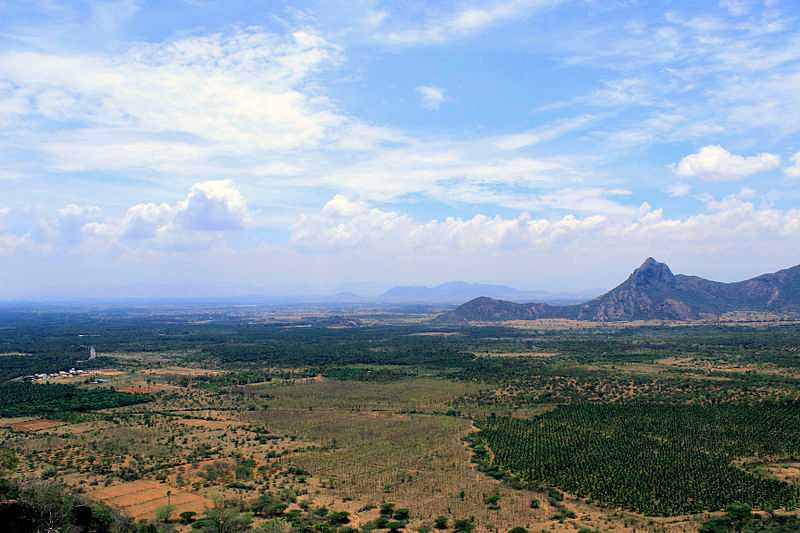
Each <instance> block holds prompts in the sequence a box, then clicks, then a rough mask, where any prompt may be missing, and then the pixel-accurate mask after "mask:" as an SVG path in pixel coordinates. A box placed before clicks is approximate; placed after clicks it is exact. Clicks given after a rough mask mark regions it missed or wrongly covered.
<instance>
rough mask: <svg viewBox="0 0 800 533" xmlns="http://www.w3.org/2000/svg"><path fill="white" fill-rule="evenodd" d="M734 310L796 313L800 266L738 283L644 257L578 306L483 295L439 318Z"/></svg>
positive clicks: (655, 315) (680, 316)
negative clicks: (606, 288) (617, 281)
mask: <svg viewBox="0 0 800 533" xmlns="http://www.w3.org/2000/svg"><path fill="white" fill-rule="evenodd" d="M732 311H761V312H771V313H777V314H798V313H800V265H799V266H795V267H792V268H788V269H785V270H781V271H778V272H775V273H773V274H762V275H761V276H757V277H755V278H752V279H748V280H745V281H739V282H736V283H720V282H717V281H710V280H707V279H703V278H699V277H696V276H684V275H681V274H679V275H677V276H676V275H674V274H673V273H672V271H671V270H670V269H669V267H668V266H667V265H665V264H664V263H659V262H658V261H656V260H655V259H653V258H652V257H651V258H648V259H647V260H646V261H645V262H644V263H643V264H642V266H640V267H639V268H637V269H636V270H635V271H634V272H633V273H632V274H631V275H630V276H629V277H628V279H627V280H625V281H624V282H623V283H622V284H621V285H619V286H618V287H616V288H615V289H612V290H611V291H609V292H607V293H606V294H604V295H602V296H599V297H597V298H595V299H594V300H591V301H588V302H586V303H583V304H578V305H550V304H547V303H528V304H520V303H515V302H511V301H506V300H504V299H496V298H494V297H487V296H486V295H483V296H481V297H479V298H475V299H473V300H470V301H468V302H467V303H465V304H463V305H461V306H459V307H458V308H456V309H455V310H453V311H450V312H447V313H443V314H442V315H440V316H439V317H438V319H437V320H438V321H441V322H464V321H496V320H535V319H539V318H567V319H576V320H594V321H620V320H653V319H655V320H693V319H700V318H705V317H714V316H719V315H721V314H723V313H727V312H732Z"/></svg>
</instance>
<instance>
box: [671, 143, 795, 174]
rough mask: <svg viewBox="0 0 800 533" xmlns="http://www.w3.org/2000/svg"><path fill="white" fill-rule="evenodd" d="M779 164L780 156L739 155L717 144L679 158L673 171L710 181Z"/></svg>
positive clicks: (750, 172)
mask: <svg viewBox="0 0 800 533" xmlns="http://www.w3.org/2000/svg"><path fill="white" fill-rule="evenodd" d="M780 164H781V160H780V157H779V156H777V155H775V154H770V153H766V152H764V153H760V154H756V155H753V156H741V155H736V154H732V153H730V152H729V151H727V150H726V149H724V148H723V147H721V146H719V145H708V146H704V147H703V148H701V149H700V151H698V152H697V153H695V154H691V155H688V156H686V157H684V158H683V159H681V160H680V162H679V163H678V164H677V165H676V166H675V173H676V174H677V175H679V176H684V177H695V176H696V177H700V178H702V179H707V180H712V181H723V180H736V179H739V178H743V177H745V176H751V175H753V174H759V173H762V172H767V171H769V170H774V169H776V168H778V167H779V166H780Z"/></svg>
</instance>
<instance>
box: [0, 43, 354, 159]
mask: <svg viewBox="0 0 800 533" xmlns="http://www.w3.org/2000/svg"><path fill="white" fill-rule="evenodd" d="M337 55H338V52H337V50H336V48H335V47H334V46H332V45H331V44H330V43H328V42H327V41H325V40H324V39H323V38H322V37H320V36H319V35H317V34H315V33H313V32H311V31H296V32H294V33H291V34H288V35H277V34H270V33H266V32H264V31H261V30H258V29H250V30H247V31H239V32H236V33H230V34H213V35H210V36H206V37H191V38H184V39H179V40H175V41H170V42H164V43H158V44H141V45H136V46H132V47H130V48H128V49H127V50H126V51H125V52H123V53H121V54H117V55H110V54H107V55H97V54H96V55H86V54H76V53H72V54H68V53H63V54H53V53H45V52H14V51H7V52H4V53H0V80H3V79H5V80H7V81H6V82H5V83H11V84H13V86H15V87H19V88H21V90H23V91H24V92H25V94H27V95H29V99H30V100H31V101H32V102H33V104H32V105H33V107H32V108H31V109H29V110H28V111H29V113H31V114H33V115H37V114H38V115H41V116H43V117H47V118H50V119H54V120H63V121H82V122H85V123H86V124H87V125H89V126H90V127H93V128H100V129H102V130H105V131H116V132H117V133H125V134H126V135H130V134H137V135H139V136H142V135H175V134H182V135H183V136H184V138H189V139H193V140H194V141H195V142H197V141H198V140H199V141H202V142H211V143H217V144H221V145H225V146H227V147H229V148H231V149H238V150H265V149H267V150H270V149H273V150H275V149H294V148H298V147H308V146H316V145H318V144H319V143H320V142H321V141H322V139H323V138H324V136H325V134H326V131H328V130H329V129H330V128H332V127H333V126H335V125H337V124H339V123H340V122H341V120H342V119H341V117H339V116H338V115H337V114H336V113H335V111H333V109H332V106H331V105H330V104H329V102H327V100H326V99H324V98H322V97H320V96H318V95H317V94H315V92H314V90H313V84H312V83H311V81H312V79H311V78H312V76H313V75H314V73H316V72H318V71H319V70H320V69H322V68H324V67H325V66H327V65H330V64H332V63H335V62H336V61H337V59H336V58H337ZM76 72H80V76H76V75H75V73H76ZM7 90H8V89H6V90H5V91H4V90H3V88H2V86H0V102H5V101H6V99H4V98H3V97H2V95H3V94H4V92H7ZM8 105H10V104H8V103H6V104H5V106H8ZM14 105H15V107H19V106H20V104H19V103H17V104H14ZM172 142H174V141H172Z"/></svg>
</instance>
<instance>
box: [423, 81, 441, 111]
mask: <svg viewBox="0 0 800 533" xmlns="http://www.w3.org/2000/svg"><path fill="white" fill-rule="evenodd" d="M417 93H418V94H419V96H420V99H421V100H422V105H423V106H425V107H427V108H428V109H439V106H441V105H442V102H444V89H442V88H441V87H434V86H432V85H420V86H419V87H417Z"/></svg>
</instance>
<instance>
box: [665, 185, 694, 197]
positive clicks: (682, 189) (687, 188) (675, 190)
mask: <svg viewBox="0 0 800 533" xmlns="http://www.w3.org/2000/svg"><path fill="white" fill-rule="evenodd" d="M690 192H692V186H691V185H689V184H688V183H676V184H675V185H672V186H670V187H669V188H668V189H667V193H669V195H670V196H671V197H673V198H683V197H684V196H688V195H689V193H690Z"/></svg>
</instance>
